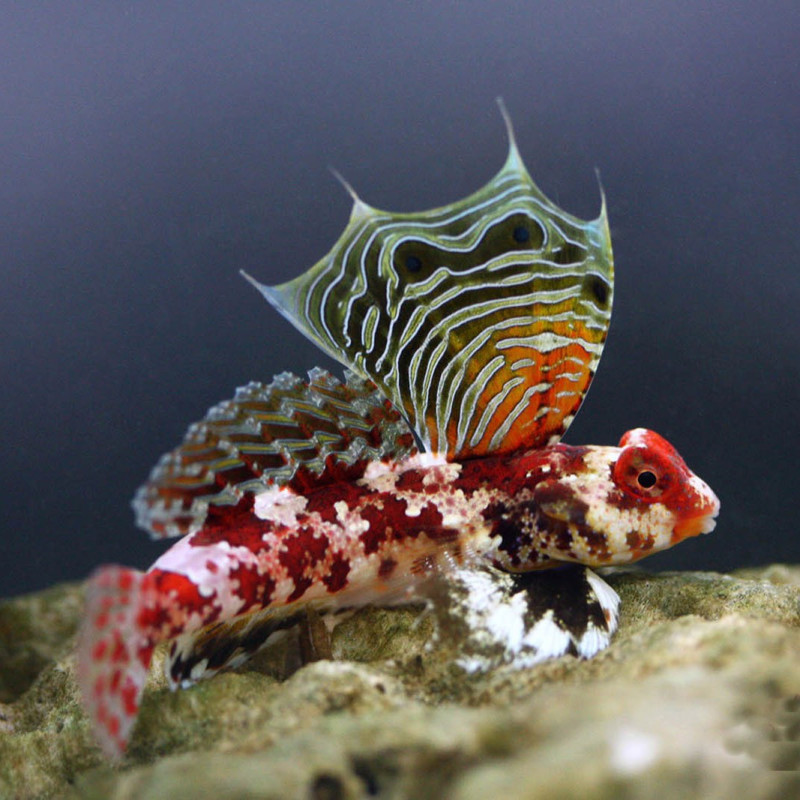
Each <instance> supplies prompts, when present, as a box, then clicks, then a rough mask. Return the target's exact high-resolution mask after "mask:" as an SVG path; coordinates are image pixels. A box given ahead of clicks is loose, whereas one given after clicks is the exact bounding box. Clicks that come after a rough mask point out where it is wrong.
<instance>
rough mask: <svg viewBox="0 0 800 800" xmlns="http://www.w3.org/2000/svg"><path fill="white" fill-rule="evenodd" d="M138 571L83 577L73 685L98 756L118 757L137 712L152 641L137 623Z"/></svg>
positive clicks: (103, 570)
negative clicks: (82, 612) (97, 745)
mask: <svg viewBox="0 0 800 800" xmlns="http://www.w3.org/2000/svg"><path fill="white" fill-rule="evenodd" d="M143 578H144V573H142V572H139V571H138V570H135V569H128V568H127V567H118V566H105V567H100V568H99V569H98V570H97V571H96V572H95V573H94V574H93V575H92V577H91V578H90V579H89V581H88V584H87V589H86V611H85V616H84V619H83V624H82V626H81V629H80V632H79V634H78V652H77V658H78V669H77V672H78V684H79V686H80V689H81V694H82V695H83V705H84V708H85V709H86V713H87V714H88V716H89V719H90V721H91V724H92V728H93V730H94V734H95V737H96V738H97V741H98V742H99V743H100V746H101V747H102V749H103V752H104V753H105V754H106V755H107V756H108V757H109V758H112V759H119V758H121V757H122V755H123V753H124V752H125V748H126V746H127V744H128V737H129V735H130V730H131V728H132V727H133V724H134V722H136V717H137V715H138V713H139V699H140V697H141V695H142V690H143V689H144V684H145V681H146V680H147V671H148V667H149V666H150V659H151V657H152V654H153V643H152V640H151V638H150V637H148V636H147V635H146V634H145V632H144V631H142V630H141V626H140V624H139V622H138V620H137V612H138V610H139V608H140V602H139V599H140V594H141V591H140V590H141V583H142V579H143Z"/></svg>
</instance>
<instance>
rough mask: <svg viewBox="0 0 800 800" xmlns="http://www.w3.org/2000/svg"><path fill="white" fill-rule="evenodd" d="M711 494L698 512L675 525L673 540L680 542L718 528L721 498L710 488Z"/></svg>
mask: <svg viewBox="0 0 800 800" xmlns="http://www.w3.org/2000/svg"><path fill="white" fill-rule="evenodd" d="M709 495H710V496H708V497H707V499H706V502H705V503H704V504H703V506H702V507H701V508H700V509H699V510H698V511H697V512H696V513H694V514H692V515H691V516H690V517H688V518H686V519H683V520H681V521H680V522H679V523H678V524H677V525H676V526H675V532H674V534H673V537H672V538H673V541H675V542H678V541H681V540H682V539H688V538H690V537H691V536H699V535H700V534H703V533H711V531H713V530H714V528H716V526H717V515H718V514H719V505H720V504H719V498H718V497H717V496H716V495H715V494H714V493H713V492H712V491H711V490H709Z"/></svg>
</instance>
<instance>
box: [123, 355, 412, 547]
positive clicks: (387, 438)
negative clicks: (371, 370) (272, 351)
mask: <svg viewBox="0 0 800 800" xmlns="http://www.w3.org/2000/svg"><path fill="white" fill-rule="evenodd" d="M415 452H416V446H415V443H414V437H413V435H412V433H411V431H410V430H409V428H408V425H407V424H406V422H405V420H403V418H402V417H401V416H400V414H399V413H398V411H397V410H396V409H395V408H394V407H393V406H392V405H391V404H390V403H389V401H388V400H386V398H385V397H384V396H383V393H382V392H381V391H380V390H379V389H378V388H377V387H376V386H375V384H374V383H372V382H371V381H365V380H363V379H362V378H359V377H357V376H355V375H348V376H347V382H346V383H341V381H339V380H338V379H337V378H335V377H333V376H332V375H331V374H330V373H328V372H326V371H324V370H321V369H313V370H312V371H311V372H310V373H309V379H308V381H303V380H301V379H300V378H298V377H297V376H296V375H292V374H291V373H289V372H284V373H282V374H281V375H277V376H276V377H275V378H274V380H273V382H272V383H271V384H269V385H267V386H265V385H264V384H261V383H256V382H252V383H249V384H248V385H247V386H243V387H241V388H239V389H237V390H236V394H235V396H234V397H233V399H232V400H227V401H225V402H223V403H219V404H218V405H216V406H214V407H213V408H212V409H210V410H209V412H208V414H207V415H206V417H205V419H204V420H203V421H202V422H198V423H196V424H194V425H192V426H191V427H190V428H189V430H188V432H187V433H186V437H185V439H184V441H183V443H182V444H181V445H180V446H179V447H177V448H175V450H173V451H172V452H170V453H167V454H166V455H164V456H162V458H161V460H160V461H159V463H158V464H157V465H156V466H155V468H154V469H153V471H152V473H151V474H150V478H149V480H148V481H147V483H145V484H144V486H142V487H141V488H140V489H139V491H138V492H137V493H136V497H135V498H134V500H133V508H134V511H135V512H136V522H137V524H138V525H139V526H140V527H142V528H144V529H145V530H147V531H149V532H150V534H151V535H152V536H153V537H154V538H164V537H169V536H184V535H185V534H188V533H194V532H195V531H197V530H200V528H201V527H202V526H203V524H204V523H205V521H206V515H207V512H208V507H209V505H213V506H232V505H235V504H236V503H238V502H239V500H240V499H241V498H242V496H243V495H244V494H245V493H246V492H249V493H258V492H262V491H264V489H267V488H269V487H277V486H285V485H290V486H292V488H294V489H295V490H297V491H302V490H303V489H305V488H307V487H309V486H321V485H323V484H325V483H328V482H331V481H334V480H339V479H342V478H346V479H350V480H354V479H356V478H358V477H360V476H361V475H362V474H363V471H364V468H365V467H366V465H367V464H368V463H369V462H370V461H373V460H375V459H382V458H394V459H398V458H402V457H403V456H406V455H411V454H412V453H415Z"/></svg>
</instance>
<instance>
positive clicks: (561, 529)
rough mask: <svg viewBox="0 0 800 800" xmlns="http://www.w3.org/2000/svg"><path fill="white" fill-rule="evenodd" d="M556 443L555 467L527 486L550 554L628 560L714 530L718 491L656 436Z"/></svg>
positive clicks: (590, 561)
mask: <svg viewBox="0 0 800 800" xmlns="http://www.w3.org/2000/svg"><path fill="white" fill-rule="evenodd" d="M562 447H563V452H564V454H565V457H564V459H563V460H562V462H561V464H560V465H559V466H558V467H556V468H555V469H553V471H552V475H551V477H550V478H549V479H548V480H546V481H544V482H542V483H541V484H539V485H538V486H537V487H536V488H535V489H534V504H535V506H536V508H537V511H538V513H539V514H540V515H541V516H540V523H539V529H540V536H541V541H540V548H541V551H542V552H544V553H545V554H546V555H547V556H549V557H550V558H553V559H557V560H560V561H570V562H573V563H581V564H587V565H589V566H607V565H613V564H624V563H630V562H632V561H637V560H639V559H640V558H643V557H645V556H647V555H650V554H652V553H656V552H659V551H661V550H666V549H667V548H669V547H672V546H673V545H675V544H678V543H679V542H681V541H683V540H684V539H687V538H689V537H692V536H698V535H699V534H701V533H710V532H711V531H712V530H713V529H714V526H715V524H716V516H717V514H718V513H719V507H720V503H719V500H718V499H717V496H716V495H715V494H714V492H713V491H712V490H711V488H710V487H709V486H708V484H706V483H705V482H704V481H703V480H701V479H700V478H699V477H698V476H697V475H695V474H694V473H693V472H692V471H691V470H690V469H689V467H688V466H687V465H686V462H685V461H684V460H683V458H681V456H680V455H679V453H678V452H677V450H676V449H675V448H674V447H673V446H672V445H671V444H670V443H669V442H668V441H667V440H666V439H664V438H663V437H661V436H659V435H658V434H657V433H655V432H653V431H650V430H647V429H645V428H636V429H634V430H631V431H628V432H627V433H626V434H625V435H624V436H623V437H622V439H621V440H620V442H619V446H618V447H593V446H589V447H585V448H570V447H568V446H562ZM559 467H560V468H559Z"/></svg>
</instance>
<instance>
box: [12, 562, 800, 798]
mask: <svg viewBox="0 0 800 800" xmlns="http://www.w3.org/2000/svg"><path fill="white" fill-rule="evenodd" d="M607 580H608V581H609V582H610V583H612V585H613V586H614V588H615V589H616V590H617V591H618V592H619V594H620V595H621V596H622V616H621V623H620V630H619V633H618V634H617V636H616V637H615V639H614V641H613V642H612V645H611V647H610V648H609V649H608V650H606V651H604V652H603V653H600V654H599V655H598V656H597V657H595V658H594V659H592V660H590V661H580V660H577V659H575V658H573V657H570V656H567V657H564V658H561V659H557V660H556V661H552V662H547V663H544V664H541V665H537V666H535V667H533V668H530V669H524V670H517V669H513V668H512V667H510V666H508V665H505V666H499V667H497V668H496V669H491V670H488V671H486V672H483V673H477V674H466V673H465V672H464V671H463V670H461V669H459V668H458V667H457V666H456V665H455V664H454V661H453V653H454V652H456V651H457V648H458V642H457V641H452V640H450V639H449V638H448V637H447V636H440V637H439V639H438V640H437V641H432V640H431V633H432V630H433V624H432V616H431V615H430V614H429V613H427V612H426V611H425V610H424V609H420V608H398V609H373V608H367V609H362V610H361V611H359V612H356V613H355V614H353V615H352V616H351V617H350V618H349V619H347V620H345V621H344V622H342V623H341V624H340V625H339V627H338V628H337V629H336V630H335V631H334V634H333V637H332V649H333V656H334V659H335V660H334V661H318V662H314V663H309V664H306V665H305V666H303V667H302V668H300V669H298V670H296V671H294V672H291V669H289V670H288V671H287V666H286V664H287V663H289V664H291V663H292V662H291V659H289V660H288V661H287V657H288V655H289V654H290V653H291V641H289V642H287V643H286V644H285V645H284V646H283V649H282V650H281V649H280V648H278V649H277V650H275V651H273V652H268V653H265V654H264V655H263V656H262V657H259V658H258V659H256V660H255V662H253V663H252V664H251V665H250V666H249V667H248V668H246V669H242V670H240V671H238V672H231V673H227V674H223V675H220V676H218V677H217V678H215V679H213V680H211V681H208V682H205V683H201V684H200V685H198V686H196V687H194V688H192V689H190V690H187V691H180V692H175V693H172V692H170V691H169V690H168V689H167V688H166V683H165V681H164V679H163V677H162V676H161V675H160V673H159V671H158V665H157V666H156V669H154V670H153V672H152V674H151V679H150V682H149V684H148V688H147V691H146V693H145V698H144V703H143V706H142V711H141V716H140V720H139V722H138V723H137V726H136V728H135V731H134V735H133V738H132V741H131V746H130V750H129V753H128V756H127V758H126V760H125V761H124V762H123V764H122V765H121V767H119V768H114V767H111V766H109V765H108V764H106V763H105V762H104V761H103V759H102V757H101V756H100V753H99V750H98V748H97V746H96V745H95V744H94V742H93V741H92V739H91V736H90V734H89V730H88V726H87V721H86V719H85V716H84V715H83V712H82V710H81V708H80V705H79V703H78V697H77V690H76V687H75V681H74V664H73V659H72V655H71V642H72V637H73V633H74V630H75V626H76V624H77V620H78V616H79V610H80V603H81V589H80V587H69V586H67V587H55V588H54V589H51V590H48V592H45V593H41V594H40V595H33V596H28V597H23V598H18V599H16V600H9V601H5V602H4V603H2V604H0V646H2V650H0V686H2V687H3V688H4V691H5V692H6V694H4V695H3V702H4V703H5V705H2V706H0V797H6V796H8V797H18V798H34V797H69V798H95V797H96V798H101V797H102V798H106V797H108V798H119V799H120V800H121V799H122V798H131V797H136V798H157V797H158V798H161V797H172V798H184V797H185V798H191V800H203V798H212V797H213V798H226V797H230V798H234V797H235V798H246V797H254V798H255V797H259V798H271V797H274V798H293V797H297V798H301V797H302V798H309V797H310V798H356V797H386V798H389V797H391V798H402V797H414V798H420V797H441V798H453V799H454V800H455V799H456V798H458V799H459V800H467V799H468V798H484V797H493V796H498V797H500V796H502V797H504V798H525V797H536V798H556V797H558V798H564V797H576V798H577V797H580V798H581V800H587V798H594V797H598V798H601V797H618V796H628V797H643V798H644V797H653V796H692V797H723V796H725V797H745V796H746V797H750V798H761V797H763V798H768V797H779V796H791V795H790V793H791V792H792V791H793V790H794V791H796V792H800V777H799V776H800V568H797V567H783V566H775V567H768V568H764V569H761V570H747V571H742V572H740V573H738V574H734V575H718V574H713V573H669V574H661V575H652V574H647V573H643V572H639V571H617V572H615V573H612V574H611V575H609V576H608V577H607ZM289 673H291V674H289Z"/></svg>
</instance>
